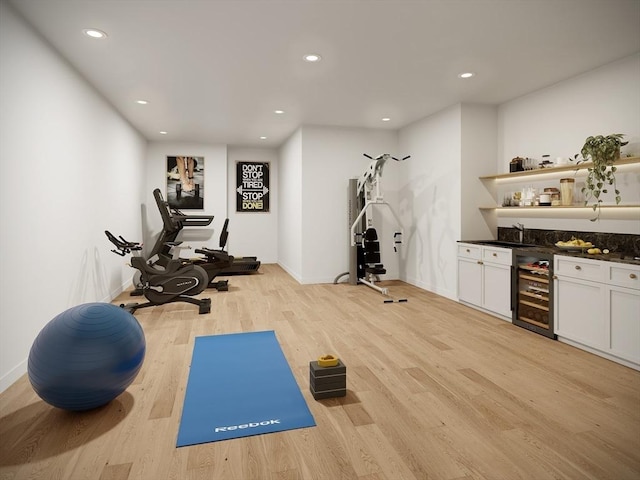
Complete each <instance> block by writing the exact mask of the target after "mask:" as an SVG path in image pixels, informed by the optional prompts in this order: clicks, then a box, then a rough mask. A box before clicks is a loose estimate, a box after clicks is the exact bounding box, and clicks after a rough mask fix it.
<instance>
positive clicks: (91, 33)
mask: <svg viewBox="0 0 640 480" xmlns="http://www.w3.org/2000/svg"><path fill="white" fill-rule="evenodd" d="M82 32H83V33H84V34H85V35H86V36H88V37H91V38H107V34H106V33H104V32H103V31H102V30H97V29H95V28H85V29H84V30H83V31H82Z"/></svg>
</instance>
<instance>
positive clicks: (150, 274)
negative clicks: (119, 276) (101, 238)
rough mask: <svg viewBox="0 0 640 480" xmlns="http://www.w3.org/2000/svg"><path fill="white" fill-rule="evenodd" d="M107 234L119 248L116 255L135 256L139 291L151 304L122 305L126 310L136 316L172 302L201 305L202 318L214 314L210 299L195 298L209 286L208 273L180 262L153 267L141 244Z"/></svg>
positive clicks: (133, 261)
mask: <svg viewBox="0 0 640 480" xmlns="http://www.w3.org/2000/svg"><path fill="white" fill-rule="evenodd" d="M104 233H105V235H106V236H107V238H108V239H109V241H110V242H111V243H113V244H114V245H115V246H116V250H111V251H112V252H113V253H115V254H116V255H120V256H121V257H124V256H125V255H127V254H132V257H131V266H132V267H133V268H135V269H136V270H138V271H139V272H140V280H139V281H140V285H139V287H140V288H141V289H142V294H143V295H144V297H145V298H146V299H147V300H148V302H147V303H129V304H126V305H125V304H122V305H120V306H121V307H122V308H124V309H126V310H128V311H129V312H131V313H133V312H134V311H135V310H137V309H139V308H145V307H152V306H156V305H162V304H165V303H171V302H187V303H191V304H193V305H197V306H198V307H199V313H200V314H204V313H209V312H210V311H211V299H210V298H202V299H198V298H192V296H193V295H198V294H200V293H202V292H203V291H204V290H205V289H206V288H207V285H208V284H209V277H208V276H207V272H205V270H204V269H203V268H202V267H199V266H197V265H193V264H190V263H184V262H182V261H180V260H170V261H169V262H168V263H167V264H166V266H165V267H164V268H163V267H160V266H158V265H150V264H149V263H148V262H147V261H146V259H145V258H144V257H143V256H142V253H141V251H142V246H141V244H140V243H136V242H129V241H127V240H125V239H124V238H123V237H119V238H116V237H115V236H114V235H113V234H112V233H111V232H109V231H108V230H105V232H104Z"/></svg>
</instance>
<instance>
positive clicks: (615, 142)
mask: <svg viewBox="0 0 640 480" xmlns="http://www.w3.org/2000/svg"><path fill="white" fill-rule="evenodd" d="M623 138H624V134H623V133H612V134H611V135H607V136H603V135H597V136H595V137H588V138H587V139H586V140H585V142H584V145H583V146H582V150H580V155H582V159H581V160H578V155H575V157H574V159H575V160H577V163H578V164H580V163H582V162H586V161H588V160H591V161H592V162H593V165H591V166H589V167H588V168H587V178H586V180H585V185H584V187H582V189H581V191H582V194H583V195H584V204H585V205H589V203H592V208H593V211H594V212H596V216H595V217H594V218H592V219H591V221H592V222H595V221H596V220H599V219H600V206H601V205H602V198H600V196H601V195H602V194H604V193H608V191H609V190H608V187H613V190H614V192H615V199H616V205H617V204H619V203H620V201H621V197H620V190H618V186H617V184H616V175H615V173H616V170H617V169H616V166H615V165H614V163H615V161H616V160H618V159H619V158H620V148H621V147H623V146H624V145H626V144H627V143H629V142H624V141H623V140H622V139H623Z"/></svg>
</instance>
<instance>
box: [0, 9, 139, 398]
mask: <svg viewBox="0 0 640 480" xmlns="http://www.w3.org/2000/svg"><path fill="white" fill-rule="evenodd" d="M0 106H1V108H0V166H1V168H2V172H3V174H2V175H0V224H1V225H2V235H0V264H1V265H2V268H1V269H0V391H3V390H4V389H6V388H7V387H8V386H9V385H10V384H11V383H12V382H13V381H15V380H16V379H17V378H18V377H19V376H21V375H22V374H23V373H25V372H26V361H27V356H28V353H29V349H30V348H31V344H32V342H33V340H34V338H35V337H36V335H37V334H38V333H39V331H40V330H41V329H42V327H43V326H44V325H45V324H46V323H47V322H49V321H50V320H51V319H52V318H53V317H55V316H56V315H57V314H59V313H61V312H63V311H64V310H66V309H67V308H69V307H72V306H75V305H78V304H81V303H86V302H93V301H109V300H110V299H111V298H112V296H113V295H115V294H117V293H119V291H120V289H121V288H122V285H123V284H124V283H126V282H127V281H128V279H129V278H130V273H131V272H130V271H129V270H130V269H129V268H127V267H125V266H124V262H123V261H122V258H121V257H118V256H116V255H113V254H111V253H110V244H109V242H108V241H107V239H106V237H105V235H104V233H103V232H104V230H105V229H110V228H116V227H115V226H116V225H117V226H118V227H117V228H119V229H121V231H122V232H124V234H128V235H129V234H130V235H132V236H134V235H139V234H140V211H139V209H136V208H132V206H135V205H139V204H140V202H141V200H142V186H143V185H144V152H145V148H146V142H145V141H144V139H143V138H142V137H141V136H140V135H139V134H138V133H137V132H136V131H134V130H133V129H132V128H131V126H130V125H129V124H128V123H127V122H125V121H124V120H123V119H122V118H121V117H120V116H119V115H118V114H117V113H116V112H115V111H114V110H113V109H112V108H111V107H110V105H109V104H107V103H106V102H105V101H104V99H103V98H102V97H101V96H99V95H98V94H97V93H96V92H95V91H94V90H93V88H92V87H91V86H90V85H88V84H87V82H86V81H85V80H84V79H83V78H82V77H81V76H80V75H79V74H78V73H77V72H76V71H75V70H73V69H72V68H71V67H70V66H69V64H68V63H67V62H66V61H65V60H63V59H62V58H61V57H60V56H59V55H58V54H57V53H56V52H55V51H54V50H53V49H52V48H51V47H50V46H49V45H48V44H46V43H45V42H44V41H43V40H42V39H41V37H40V36H39V35H38V34H36V33H35V32H34V31H33V30H32V29H31V28H30V27H29V26H27V25H26V24H25V23H24V21H23V20H22V19H21V18H20V17H18V16H17V14H16V13H15V12H14V10H13V9H12V7H10V6H8V5H7V4H6V3H5V2H0Z"/></svg>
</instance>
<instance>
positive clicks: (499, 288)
mask: <svg viewBox="0 0 640 480" xmlns="http://www.w3.org/2000/svg"><path fill="white" fill-rule="evenodd" d="M483 267H484V268H483V270H482V282H483V285H484V291H483V299H482V306H483V307H484V308H486V309H487V310H491V311H492V312H496V313H498V314H500V315H503V316H505V317H509V318H510V317H511V267H510V266H504V265H494V264H488V263H485V264H484V265H483Z"/></svg>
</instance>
